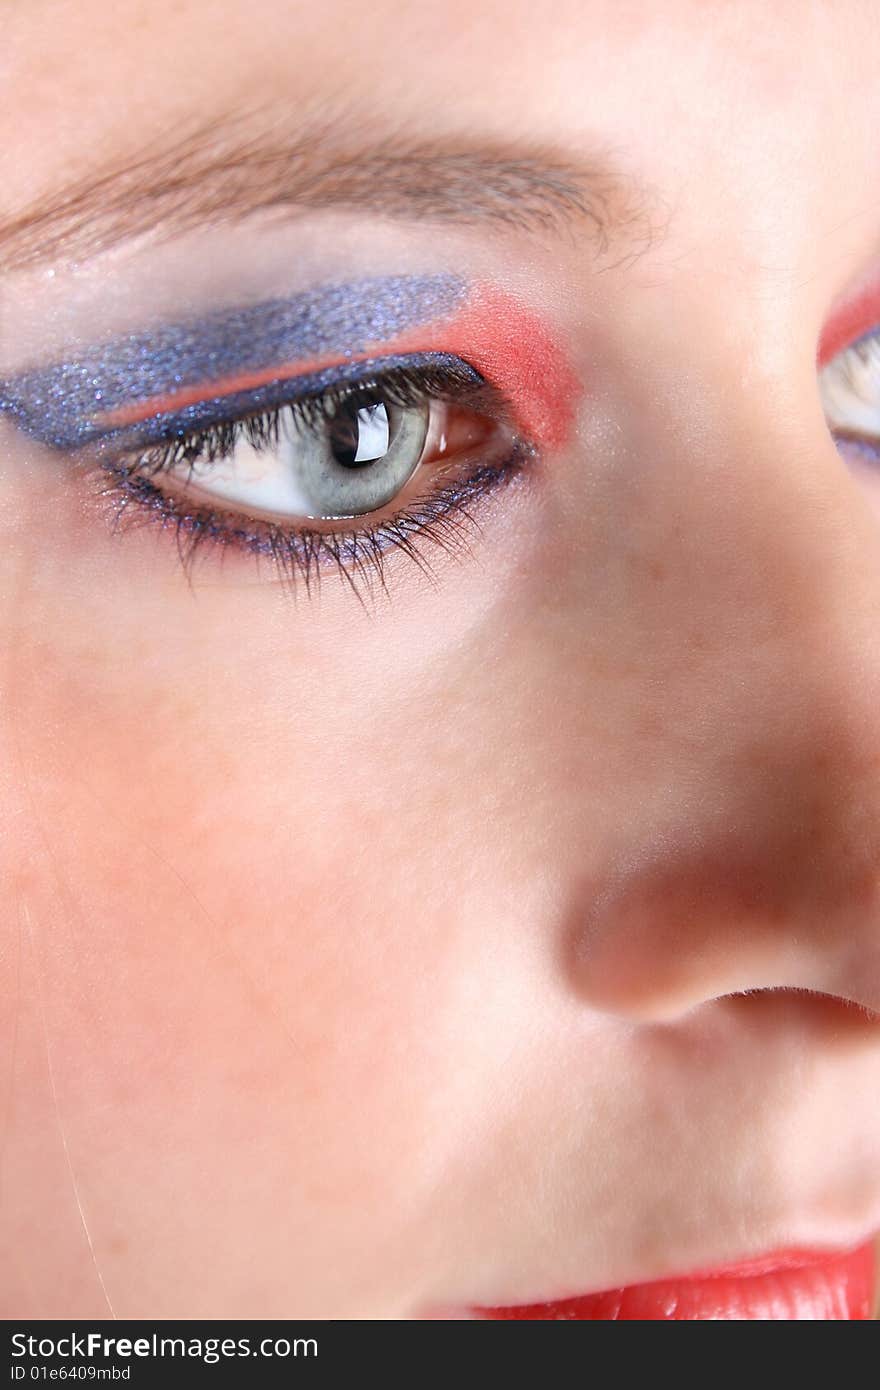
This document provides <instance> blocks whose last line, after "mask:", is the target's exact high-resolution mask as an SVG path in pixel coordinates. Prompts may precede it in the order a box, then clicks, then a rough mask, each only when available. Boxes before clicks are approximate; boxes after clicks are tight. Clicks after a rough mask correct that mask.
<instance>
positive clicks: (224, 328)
mask: <svg viewBox="0 0 880 1390" xmlns="http://www.w3.org/2000/svg"><path fill="white" fill-rule="evenodd" d="M466 293H467V286H466V284H465V282H464V281H463V280H462V279H461V278H460V277H458V276H455V275H452V274H448V273H443V274H436V275H419V276H413V275H408V276H392V277H374V278H371V279H365V280H361V281H355V282H351V283H349V284H344V285H336V284H334V285H329V286H324V287H320V288H318V289H316V290H312V291H308V292H306V293H304V294H299V295H296V296H294V297H292V298H290V299H273V300H269V301H264V302H263V303H260V304H256V305H248V306H244V307H238V308H234V309H230V310H221V311H218V312H215V313H213V314H211V315H208V316H206V317H203V318H201V319H198V320H190V321H187V322H185V323H182V324H172V325H168V326H167V327H165V328H162V329H158V330H156V331H154V332H149V333H140V334H130V335H127V336H126V337H124V338H121V339H117V340H114V341H112V342H110V343H108V344H106V345H102V346H101V347H100V348H96V349H94V350H93V351H91V352H87V353H86V354H85V355H84V356H82V357H80V358H78V359H76V360H74V361H68V362H59V363H55V364H51V365H50V366H48V367H43V368H36V369H33V370H31V371H27V372H24V373H21V374H19V375H17V376H13V377H11V378H10V379H8V380H7V381H0V412H4V413H8V414H10V415H12V416H13V417H14V418H15V419H16V420H17V422H18V423H19V424H20V425H21V426H22V427H23V428H24V429H25V430H26V431H27V432H28V433H29V434H31V435H32V436H33V437H35V438H38V439H40V440H41V442H44V443H49V444H51V445H54V446H55V447H58V448H73V447H76V446H77V445H79V444H86V443H88V442H89V441H90V440H91V439H94V438H96V437H99V436H100V435H102V434H105V433H107V432H108V431H109V430H111V429H113V428H121V427H124V426H125V425H126V424H128V423H134V422H136V421H137V420H138V419H142V418H146V417H147V416H149V415H150V414H156V413H163V414H168V413H170V412H172V411H174V410H175V409H177V410H178V412H179V413H182V414H185V411H186V408H187V407H188V406H197V405H198V404H199V402H201V401H204V400H206V399H208V398H212V397H213V398H214V399H216V398H218V397H221V396H222V397H229V398H232V397H233V396H235V395H236V394H239V395H240V394H241V393H242V392H243V391H245V390H249V391H250V390H252V389H253V388H255V387H260V386H265V388H266V391H265V392H264V394H269V393H270V390H271V387H272V385H273V384H278V383H280V384H282V385H283V386H285V387H287V388H288V389H289V387H290V385H291V384H292V382H293V381H295V380H300V379H305V378H311V381H310V383H309V386H310V389H312V390H320V389H322V387H324V386H326V385H327V384H328V383H329V381H330V380H333V381H335V380H337V379H344V378H345V377H346V376H348V377H352V376H358V375H360V374H362V370H363V368H364V366H365V365H366V363H367V360H368V359H371V358H375V357H377V356H378V355H379V354H378V353H377V352H376V351H372V352H371V351H370V349H371V348H376V347H377V345H379V344H383V343H389V340H390V343H391V344H393V343H394V340H395V338H397V339H399V338H400V336H401V334H405V333H406V331H407V330H408V329H415V328H417V327H418V326H419V325H421V324H425V323H427V322H432V321H433V322H436V321H438V320H440V321H442V320H443V319H446V318H449V317H450V316H451V315H452V314H453V313H454V311H455V309H456V308H457V307H458V306H459V305H460V304H461V303H462V302H463V301H464V299H465V297H466ZM386 356H387V353H386V352H382V353H381V357H382V359H383V360H384V359H385V358H386ZM380 365H381V363H379V362H377V363H376V366H377V367H379V366H380ZM322 373H323V377H324V379H323V380H322V379H321V374H322ZM276 394H277V392H276ZM151 403H155V408H154V407H153V405H152V404H151ZM257 408H259V402H258V403H257ZM191 413H194V412H191Z"/></svg>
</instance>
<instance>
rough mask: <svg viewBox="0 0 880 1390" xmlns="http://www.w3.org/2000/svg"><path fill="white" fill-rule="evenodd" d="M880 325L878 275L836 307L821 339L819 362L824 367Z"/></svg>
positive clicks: (817, 355) (879, 284)
mask: <svg viewBox="0 0 880 1390" xmlns="http://www.w3.org/2000/svg"><path fill="white" fill-rule="evenodd" d="M878 329H880V280H878V279H877V278H876V277H875V278H874V280H873V282H872V283H871V284H869V285H866V286H864V288H862V289H861V290H860V291H859V292H858V293H857V294H856V295H855V296H854V298H852V299H850V300H848V301H847V302H846V303H845V304H841V305H840V306H839V308H837V309H835V310H834V311H833V312H832V314H831V316H830V318H829V320H828V322H827V323H826V325H825V327H824V329H823V330H822V336H821V338H820V339H819V347H818V351H817V353H816V363H817V366H819V367H824V366H825V364H826V362H830V361H831V359H832V358H833V357H836V356H837V354H838V353H839V352H842V351H843V349H844V348H846V347H849V346H850V345H851V344H852V343H856V342H858V340H859V339H860V338H865V337H867V336H868V335H869V334H870V333H872V332H875V331H877V330H878Z"/></svg>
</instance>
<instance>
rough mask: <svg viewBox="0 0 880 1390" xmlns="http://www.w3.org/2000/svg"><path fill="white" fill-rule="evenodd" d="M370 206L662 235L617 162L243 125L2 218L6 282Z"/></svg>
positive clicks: (604, 235) (608, 234) (200, 133)
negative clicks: (101, 257)
mask: <svg viewBox="0 0 880 1390" xmlns="http://www.w3.org/2000/svg"><path fill="white" fill-rule="evenodd" d="M310 208H311V209H314V208H362V209H365V210H368V211H370V212H372V213H374V214H378V215H380V216H384V217H391V218H399V219H417V220H419V221H432V222H438V223H452V224H459V225H469V224H479V223H496V224H500V225H502V226H508V227H512V228H518V229H521V230H526V231H550V232H556V233H562V232H563V231H565V230H571V231H573V232H574V233H575V234H576V235H577V236H578V237H579V238H585V239H586V240H587V241H588V242H589V243H590V244H591V246H592V247H593V250H594V252H595V254H596V255H597V256H599V257H601V256H604V255H605V253H606V252H607V251H608V249H609V247H610V245H611V243H612V241H613V240H615V239H623V240H625V241H627V242H628V243H629V244H630V245H631V246H632V247H634V248H635V254H636V255H638V254H641V253H642V252H643V251H644V250H645V249H646V248H647V247H648V246H649V245H651V244H652V243H653V241H654V239H655V236H656V230H657V229H656V227H655V224H654V221H653V215H652V212H651V210H650V208H649V207H648V204H647V201H646V195H645V191H644V190H643V189H641V188H637V187H636V186H635V184H634V182H633V180H632V179H630V178H628V177H627V176H626V175H625V173H624V172H623V170H622V169H621V168H620V167H617V166H616V165H615V164H614V162H613V161H612V160H611V159H610V158H609V157H608V156H607V155H606V154H604V153H603V154H598V153H597V154H596V155H595V157H593V158H590V157H584V158H579V159H578V161H576V162H572V161H569V160H567V159H564V158H561V157H559V156H558V155H557V154H556V153H555V152H553V151H548V150H547V149H542V148H530V147H529V146H528V144H526V145H523V144H521V143H519V144H515V145H509V146H505V145H501V144H496V145H486V144H485V143H473V144H468V143H467V142H461V141H458V142H455V141H453V142H451V143H450V141H449V140H444V141H440V140H438V139H434V140H427V141H421V142H418V141H412V140H408V139H406V138H405V137H402V136H400V135H397V136H395V135H394V134H393V133H387V132H386V133H381V134H380V133H378V132H377V133H376V135H375V137H374V140H373V141H372V142H371V141H368V140H365V139H361V140H360V141H358V142H356V141H354V140H353V139H352V137H351V135H350V134H349V135H346V134H345V130H344V127H342V125H341V123H337V124H335V125H334V124H333V123H330V124H324V125H322V126H312V127H311V128H306V129H305V130H303V129H302V128H300V130H299V132H298V133H297V134H288V133H287V132H286V131H285V129H284V126H283V123H279V122H277V121H276V122H275V123H274V124H273V123H272V122H269V123H268V125H267V126H262V125H261V123H260V122H254V121H253V120H252V119H251V118H244V117H236V118H229V119H227V120H225V121H223V122H219V123H218V122H213V123H212V124H210V125H207V126H202V127H199V128H196V129H194V130H191V131H190V132H189V133H187V134H184V135H183V136H178V137H177V138H175V139H173V140H172V141H170V142H166V143H164V144H161V143H157V144H155V145H154V146H153V147H149V148H146V149H143V150H141V151H140V152H139V153H137V154H135V155H129V156H126V157H118V158H117V159H116V160H115V161H113V162H111V163H110V164H108V165H106V166H104V167H103V168H99V169H96V170H91V171H88V172H85V173H83V174H82V175H80V176H78V177H77V178H76V179H74V180H72V181H71V182H69V183H67V184H65V185H64V186H62V187H60V188H58V189H56V190H54V191H53V192H52V193H51V194H49V195H48V196H45V197H44V198H42V199H40V200H39V201H37V202H36V203H34V204H33V205H31V206H29V207H26V208H23V209H21V210H18V211H15V212H12V213H9V214H7V215H5V216H0V271H6V272H9V271H13V270H22V269H27V268H30V267H33V266H37V265H39V264H41V263H43V262H46V261H49V260H52V259H62V260H82V259H87V258H88V257H89V256H92V255H95V254H97V253H99V252H101V251H104V250H107V249H109V248H111V247H113V246H116V245H118V244H119V243H120V242H122V241H124V240H127V239H129V238H131V237H136V236H140V235H143V234H145V233H157V234H159V235H160V236H162V237H163V238H164V237H167V236H173V235H177V234H180V233H182V232H185V231H188V230H190V229H192V228H193V227H196V226H199V225H201V224H204V223H209V224H216V223H218V222H229V221H237V220H241V219H243V218H246V217H248V216H251V215H253V214H255V213H259V212H266V211H270V210H278V211H281V212H285V211H286V212H287V213H289V214H294V213H295V212H296V211H297V210H302V209H310Z"/></svg>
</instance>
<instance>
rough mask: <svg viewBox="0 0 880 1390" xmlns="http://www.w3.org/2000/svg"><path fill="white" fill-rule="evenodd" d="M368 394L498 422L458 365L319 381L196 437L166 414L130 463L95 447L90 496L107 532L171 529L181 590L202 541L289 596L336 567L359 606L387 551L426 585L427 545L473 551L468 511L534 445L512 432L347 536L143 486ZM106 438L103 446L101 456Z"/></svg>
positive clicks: (516, 469)
mask: <svg viewBox="0 0 880 1390" xmlns="http://www.w3.org/2000/svg"><path fill="white" fill-rule="evenodd" d="M377 391H381V393H382V396H383V398H385V399H387V400H390V401H391V402H392V403H393V404H395V405H398V406H400V407H401V408H406V407H413V406H419V405H423V404H425V403H426V402H427V401H430V400H446V401H454V402H456V403H459V404H465V405H469V406H472V407H475V408H479V409H480V410H481V412H482V413H483V414H484V415H486V416H488V417H490V418H494V419H496V420H497V421H499V422H507V421H508V420H509V409H508V406H507V403H506V401H505V400H504V398H503V397H502V396H501V395H500V393H499V392H498V391H497V390H496V389H495V388H494V387H492V386H490V385H489V383H487V382H486V381H485V380H484V379H483V378H482V377H480V376H479V374H478V373H476V372H474V370H473V369H472V368H470V367H468V366H467V365H466V364H465V363H464V362H460V363H457V364H456V363H455V362H454V361H452V362H445V363H443V365H442V366H437V367H425V366H421V365H420V366H418V367H413V368H409V367H406V366H395V367H394V368H392V369H389V370H386V371H382V372H379V373H376V374H375V375H373V376H371V377H369V378H368V379H361V380H360V381H357V382H342V383H340V384H338V385H330V386H327V387H325V388H324V389H323V390H322V391H321V392H320V393H314V394H308V395H303V396H300V397H298V398H297V397H293V398H290V399H288V400H286V401H285V402H284V404H283V405H279V406H278V407H276V408H274V409H271V410H266V411H262V412H261V413H259V414H254V415H250V416H245V417H243V418H240V419H238V420H220V421H217V422H215V423H212V424H207V425H206V426H205V427H203V428H201V429H199V430H195V431H193V430H190V431H188V432H187V431H185V430H184V429H183V428H181V427H180V425H179V422H176V421H174V420H173V419H170V420H169V421H167V422H165V424H164V429H165V432H166V434H165V438H164V439H157V440H156V441H155V443H153V444H151V445H150V446H148V447H146V448H141V449H140V450H139V451H138V452H137V454H136V455H135V456H132V451H128V453H127V456H126V455H123V456H122V457H120V455H119V448H120V446H119V443H118V441H116V442H115V445H114V447H113V451H112V454H110V456H106V457H105V456H104V455H105V453H106V452H107V450H105V449H102V448H101V447H100V446H99V449H98V456H97V457H98V470H97V495H98V497H99V499H101V500H102V501H103V502H105V503H106V504H107V505H108V506H109V508H110V524H111V529H112V530H113V531H114V532H122V531H125V530H128V529H135V528H137V529H139V528H140V527H141V526H143V525H147V524H155V523H156V522H158V524H159V526H160V528H161V529H162V530H169V531H171V532H172V534H173V537H174V540H175V544H176V549H177V553H178V556H179V558H180V562H181V565H182V567H183V570H184V573H185V575H186V577H187V580H188V582H189V583H190V585H191V586H192V575H193V568H194V562H195V558H196V555H197V554H198V553H199V551H200V550H201V548H202V546H203V545H204V544H205V543H206V542H211V543H214V544H219V545H220V546H221V547H224V548H230V549H232V548H234V549H238V550H244V551H247V552H250V553H251V554H253V555H254V556H255V557H257V558H258V559H259V558H266V559H268V560H269V561H270V563H271V564H272V565H273V567H274V568H275V569H276V570H277V572H278V574H279V576H280V579H281V582H282V584H283V585H284V586H285V587H287V588H289V589H290V590H291V592H293V593H294V594H295V593H296V591H297V590H298V589H299V587H300V586H301V585H302V586H304V587H305V590H306V593H307V594H308V595H312V594H313V593H316V592H317V591H318V589H319V588H320V584H321V580H322V576H323V574H324V573H325V572H326V571H327V570H328V569H329V570H331V571H335V572H337V573H338V574H339V576H340V577H341V578H342V579H343V580H344V581H345V582H346V583H347V584H348V586H349V587H350V588H351V590H352V591H353V593H354V594H355V596H356V597H357V599H358V601H359V602H360V603H361V605H362V606H363V607H366V600H367V598H369V599H373V598H374V597H375V596H376V590H377V588H378V590H379V591H381V592H382V593H384V594H387V593H388V587H387V582H386V561H387V558H388V556H389V554H390V553H391V552H393V551H400V552H401V553H402V554H404V555H405V556H407V557H408V558H409V559H410V560H411V561H412V562H413V563H414V564H415V565H416V566H417V568H418V569H419V570H420V571H421V573H422V574H423V575H424V576H425V578H426V579H427V580H428V582H429V583H431V584H434V585H436V583H437V577H436V574H435V571H434V568H433V566H432V564H431V562H430V557H429V554H428V553H426V552H428V551H429V550H430V548H438V549H439V550H441V551H442V552H444V553H445V554H447V555H449V556H455V557H462V558H466V557H467V556H469V555H471V554H472V551H471V546H472V543H473V540H474V538H475V537H476V536H477V535H478V534H479V533H480V530H481V527H480V523H479V521H478V518H477V517H476V515H475V514H474V504H475V503H476V502H478V501H479V500H480V499H482V498H483V497H484V496H485V495H486V494H488V493H489V492H490V491H492V490H494V489H495V488H497V487H498V486H499V485H501V484H507V483H511V482H513V481H514V480H516V479H518V478H519V477H520V476H521V475H522V472H523V469H524V466H525V464H526V463H527V462H528V461H529V460H530V459H532V458H533V457H534V456H535V453H536V450H535V448H534V446H532V445H530V444H528V443H527V442H526V441H525V440H523V439H522V438H518V437H517V436H515V435H514V436H513V437H512V443H511V449H510V452H509V454H508V457H507V458H506V459H504V460H502V461H500V462H497V463H493V464H483V465H480V466H478V467H476V469H475V470H474V471H472V472H471V473H470V474H469V475H468V476H466V477H464V478H458V479H454V480H450V481H447V482H445V483H441V484H440V485H439V486H436V485H435V486H434V487H433V489H432V491H431V492H430V494H429V495H427V496H425V497H423V498H419V499H416V500H415V501H414V502H413V503H412V504H411V505H410V506H409V507H406V508H404V509H402V510H400V511H398V512H397V513H395V514H394V515H393V516H390V517H388V518H386V519H385V520H383V521H380V522H377V523H374V524H372V525H369V524H368V525H361V526H359V527H355V528H350V529H336V530H332V531H320V530H317V529H315V528H314V527H308V526H306V527H302V526H300V527H293V526H291V527H287V526H284V525H281V524H279V523H277V522H270V521H259V522H257V521H255V522H254V523H253V526H252V528H251V527H248V526H247V525H246V524H243V519H242V518H241V517H240V516H239V515H238V514H236V513H229V512H222V511H215V510H212V509H204V508H189V507H185V506H183V505H181V498H180V497H179V496H178V497H177V498H176V499H173V498H172V496H171V495H170V494H168V493H166V492H163V491H162V490H161V488H159V487H156V486H155V484H154V483H153V482H152V481H151V479H152V478H155V477H157V476H159V475H161V474H162V473H165V472H169V471H170V470H171V469H175V468H179V467H180V465H181V464H183V465H185V464H187V463H188V464H189V465H190V470H191V471H192V469H193V468H194V467H195V464H196V462H197V461H198V462H205V461H207V462H209V463H213V462H216V461H218V460H221V459H223V458H226V457H228V456H229V455H230V454H231V452H232V451H233V449H234V448H235V446H236V445H237V444H238V443H240V442H242V441H244V440H246V441H247V442H248V443H249V444H251V445H252V446H253V447H255V448H257V449H260V448H270V447H272V446H273V445H274V444H276V443H277V442H278V438H279V431H280V424H281V414H282V410H289V411H292V412H293V414H294V417H295V419H296V421H297V423H298V425H300V426H301V427H305V428H310V429H314V430H320V429H321V428H322V426H323V425H324V424H325V423H326V422H327V420H328V419H329V418H330V417H331V416H332V415H333V414H334V412H335V411H336V410H337V409H338V408H339V406H340V404H341V403H342V402H345V403H346V404H347V405H349V406H351V405H355V406H357V405H359V403H360V399H361V397H363V400H364V402H365V403H368V402H372V401H374V400H375V393H376V392H377ZM113 443H114V442H113V441H112V440H108V441H107V449H108V450H109V448H110V446H111V445H113ZM113 455H115V457H114V456H113Z"/></svg>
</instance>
